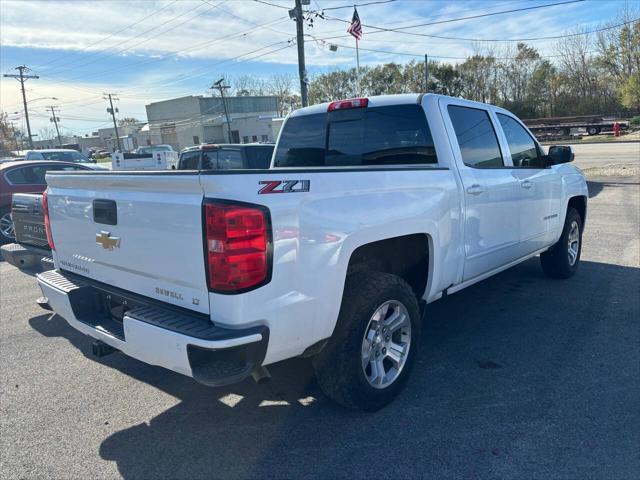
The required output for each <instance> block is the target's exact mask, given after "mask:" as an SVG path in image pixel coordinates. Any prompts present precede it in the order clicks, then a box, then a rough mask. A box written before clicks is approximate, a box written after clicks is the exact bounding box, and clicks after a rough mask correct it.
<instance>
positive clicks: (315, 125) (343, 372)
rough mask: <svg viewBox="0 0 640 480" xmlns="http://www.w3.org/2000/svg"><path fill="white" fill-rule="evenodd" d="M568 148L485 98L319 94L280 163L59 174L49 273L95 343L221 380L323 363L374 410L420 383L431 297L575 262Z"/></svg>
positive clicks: (52, 293)
mask: <svg viewBox="0 0 640 480" xmlns="http://www.w3.org/2000/svg"><path fill="white" fill-rule="evenodd" d="M205 150H206V149H204V150H203V149H202V148H199V149H197V150H194V151H193V153H195V154H196V155H195V159H196V160H197V161H198V162H200V161H201V160H200V157H199V156H198V155H201V154H204V152H205ZM186 153H187V152H185V153H183V158H182V161H181V162H182V163H184V162H185V158H184V155H185V154H186ZM218 160H219V157H218ZM572 160H573V153H572V151H571V147H563V146H553V147H551V148H550V149H549V152H548V153H545V152H544V150H543V149H542V147H541V146H540V145H539V143H538V142H537V141H536V139H535V138H534V137H533V135H532V134H531V132H529V130H527V128H526V127H525V126H524V125H523V124H522V122H521V121H520V120H519V119H518V118H517V117H516V116H514V115H513V114H512V113H510V112H508V111H507V110H504V109H502V108H498V107H495V106H491V105H486V104H483V103H477V102H471V101H466V100H462V99H459V98H451V97H445V96H440V95H432V94H428V95H417V94H409V95H389V96H380V97H371V98H359V99H349V100H342V101H336V102H331V103H328V104H321V105H314V106H312V107H307V108H303V109H301V110H297V111H294V112H293V113H291V114H290V115H289V116H288V117H287V119H286V120H285V122H284V125H283V128H282V132H281V134H280V136H279V140H278V144H277V145H276V149H275V153H274V156H273V160H272V165H271V167H270V169H267V170H253V171H251V170H236V171H233V170H223V169H213V170H210V171H207V170H204V169H200V170H190V171H179V172H170V171H168V172H162V174H160V175H159V174H157V173H149V174H144V173H141V174H139V175H135V176H133V175H130V174H126V173H125V174H123V173H120V172H104V173H98V174H92V175H85V174H84V172H73V173H66V172H65V173H58V172H55V173H52V174H50V176H49V177H48V178H49V188H48V190H47V192H46V194H45V198H46V199H47V200H46V202H45V203H47V204H48V208H46V209H45V210H46V212H47V213H46V214H47V215H48V220H47V225H48V226H49V227H48V235H49V243H50V245H51V247H52V248H53V249H54V260H55V266H56V270H52V271H49V272H45V273H42V274H40V275H39V276H38V282H39V284H40V287H41V288H42V291H43V294H44V295H45V296H46V297H48V299H49V304H50V305H51V307H52V308H53V310H54V311H55V312H57V313H58V314H60V315H61V316H62V317H64V318H65V319H66V320H67V322H69V324H70V325H71V326H72V327H74V328H76V329H77V330H79V331H81V332H83V333H85V334H86V335H89V336H90V337H93V338H94V339H95V340H96V342H95V343H94V351H95V353H96V354H98V355H103V354H105V353H108V352H109V351H113V350H115V349H117V350H121V351H122V352H124V353H125V354H127V355H130V356H132V357H134V358H137V359H139V360H141V361H143V362H147V363H150V364H152V365H159V366H163V367H165V368H168V369H170V370H174V371H176V372H179V373H182V374H184V375H187V376H190V377H193V378H194V379H196V380H198V381H199V382H201V383H203V384H206V385H214V386H215V385H223V384H226V383H231V382H237V381H240V380H242V379H243V378H245V377H247V376H248V375H251V374H253V376H254V378H256V379H260V378H264V377H265V376H266V375H268V372H267V371H266V368H265V366H267V365H270V364H272V363H275V362H279V361H281V360H285V359H289V358H292V357H298V356H308V357H313V365H314V368H315V371H316V376H317V379H318V382H319V385H320V387H321V388H322V389H323V391H324V392H325V393H326V394H327V395H328V396H329V397H330V398H332V399H334V400H335V401H337V402H338V403H340V404H342V405H345V406H347V407H352V408H358V409H362V410H367V411H370V410H376V409H379V408H381V407H383V406H384V405H386V404H388V403H389V402H390V401H391V400H392V399H393V398H394V397H395V396H396V395H397V394H398V393H399V392H400V391H401V389H402V387H403V385H404V384H405V382H406V381H407V379H408V376H409V374H410V372H411V367H412V364H413V363H414V361H415V358H416V356H417V352H418V349H419V348H420V347H421V344H420V342H419V340H418V339H419V336H420V328H421V317H422V315H423V314H425V311H426V314H428V310H425V308H424V307H425V305H426V304H427V303H429V302H433V301H436V300H438V299H439V298H441V297H442V296H444V295H451V294H454V293H455V292H457V291H459V290H462V289H463V288H465V287H467V286H469V285H472V284H474V283H476V282H479V281H481V280H483V279H485V278H487V277H489V276H491V275H494V274H496V273H498V272H500V271H502V270H505V269H507V268H509V267H511V266H513V265H516V264H518V263H520V262H522V261H524V260H527V259H529V258H532V257H534V256H536V255H540V260H541V264H542V269H543V270H544V272H545V273H546V274H547V275H548V276H549V277H553V278H569V277H571V276H572V275H574V274H575V273H576V270H577V269H578V265H579V261H580V252H581V245H582V230H583V228H584V225H585V220H586V214H587V196H588V195H587V185H586V182H585V178H584V176H583V174H582V173H581V171H580V170H579V169H578V168H576V167H575V166H573V165H571V164H570V163H569V162H571V161H572ZM193 165H194V168H195V167H196V166H199V163H198V164H196V162H195V161H194V164H193ZM237 165H240V162H239V161H238V162H237ZM218 167H219V165H218ZM493 301H499V299H498V298H495V299H493ZM514 313H515V314H517V312H514Z"/></svg>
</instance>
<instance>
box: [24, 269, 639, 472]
mask: <svg viewBox="0 0 640 480" xmlns="http://www.w3.org/2000/svg"><path fill="white" fill-rule="evenodd" d="M639 290H640V269H637V268H630V267H622V266H616V265H609V264H601V263H593V262H582V263H581V266H580V270H579V272H578V274H577V275H576V276H575V277H574V278H572V279H571V280H566V281H551V280H549V279H547V278H545V277H544V276H543V274H542V272H541V270H540V268H539V265H538V261H537V259H532V260H530V261H528V262H525V263H523V264H521V265H519V266H517V267H514V268H513V269H511V270H509V271H506V272H504V273H502V274H500V275H497V276H496V277H493V278H491V279H488V280H486V281H484V282H481V283H479V284H477V285H474V286H472V287H469V288H468V289H466V290H464V291H462V292H459V293H457V294H455V295H452V296H449V297H446V298H444V299H442V300H440V301H438V302H435V303H434V304H431V305H430V306H429V307H428V315H427V320H426V324H425V326H424V331H423V338H422V341H421V343H422V345H421V352H420V355H419V357H418V359H417V364H416V366H415V369H414V371H413V374H412V378H411V379H410V381H409V382H408V385H407V388H406V390H405V391H404V392H403V394H402V395H401V396H400V397H399V398H398V399H397V400H396V401H395V402H394V403H393V404H392V405H390V406H389V407H387V408H386V409H383V410H382V411H380V412H378V413H375V414H368V415H367V414H360V413H355V412H350V411H347V410H344V409H342V408H340V407H338V406H335V405H334V404H333V403H331V402H330V401H329V400H328V399H326V397H324V395H323V394H322V393H321V392H320V391H319V388H318V386H317V384H316V383H315V381H314V380H313V374H312V369H311V366H310V361H309V360H304V359H295V360H292V361H288V362H283V363H281V364H278V365H275V366H274V367H273V368H272V369H271V370H272V375H273V379H272V381H271V382H270V383H268V384H266V385H256V384H254V383H253V381H251V380H247V381H245V382H243V383H241V384H238V385H232V386H229V387H225V388H220V389H210V388H207V387H204V386H201V385H199V384H197V383H195V382H194V381H193V380H191V379H189V378H186V377H183V376H181V375H178V374H174V373H172V372H169V371H166V370H164V369H161V368H157V367H151V366H148V365H145V364H142V363H141V362H137V361H136V360H133V359H130V358H128V357H126V356H124V355H121V354H114V355H111V356H108V357H105V358H103V359H101V360H96V361H100V362H101V363H103V364H105V365H108V366H110V367H112V368H116V369H118V370H119V371H121V372H122V373H124V374H126V375H129V376H131V377H133V378H136V379H138V380H140V381H143V382H147V383H149V384H152V385H153V386H155V387H157V388H159V389H161V390H163V391H165V392H168V393H169V394H171V395H173V396H175V397H177V398H179V399H180V403H178V404H177V405H176V406H174V407H172V408H170V409H168V410H166V411H164V412H162V413H161V414H160V415H158V416H156V417H154V418H149V419H148V421H147V422H146V423H141V424H139V425H136V426H133V427H130V428H127V429H124V430H121V431H118V432H116V433H113V434H111V435H110V436H109V437H107V438H105V439H104V441H103V442H102V444H101V447H100V455H101V456H102V458H104V459H106V460H111V461H114V462H116V463H117V466H118V469H119V472H120V473H121V475H122V476H123V477H124V478H157V477H161V478H204V477H208V478H210V477H218V478H220V477H222V478H238V477H244V478H246V477H252V478H253V477H261V478H263V477H274V476H275V477H283V476H284V477H289V478H290V477H301V476H313V477H322V478H326V477H336V476H339V477H347V476H353V477H358V478H361V477H368V478H379V477H381V476H385V475H387V474H390V475H391V476H393V477H395V478H404V477H415V476H416V475H418V476H420V477H429V476H435V478H442V477H454V478H479V477H485V478H486V477H507V478H513V477H514V476H520V477H526V478H532V477H536V478H550V477H554V478H557V477H564V476H568V477H571V478H582V477H584V474H585V472H590V473H591V474H593V475H594V477H596V478H597V477H600V478H603V477H607V476H608V477H609V478H614V477H615V478H631V477H633V476H634V472H635V474H637V472H638V471H639V470H640V460H638V457H637V449H636V448H637V446H638V442H637V441H635V442H634V441H632V439H634V438H635V439H636V440H637V427H638V425H639V424H640V412H639V411H638V409H637V408H636V407H633V406H632V405H637V403H635V402H636V401H637V399H638V394H639V393H640V388H638V373H639V372H638V365H639V364H640V363H639V353H638V348H637V347H638V345H639V344H640V329H638V328H637V319H638V312H639V310H640V309H639V300H638V295H637V293H638V291H639ZM30 324H31V326H32V327H33V328H34V329H35V330H37V331H38V332H40V333H41V334H43V335H45V336H49V337H65V338H67V339H68V340H69V341H70V342H71V343H72V344H73V345H75V346H76V347H78V348H79V349H80V350H81V351H82V352H83V353H84V354H85V355H87V356H88V357H89V358H91V357H90V345H91V339H89V338H87V337H85V336H84V335H82V334H80V333H78V332H76V331H75V330H74V329H72V328H71V327H69V326H68V325H67V324H66V322H65V321H64V320H63V319H61V318H60V317H58V316H53V317H51V318H49V316H47V315H41V316H38V317H34V318H32V319H31V320H30ZM633 325H635V327H634V326H633ZM105 388H109V385H105ZM122 394H123V395H126V392H122ZM628 440H631V441H628ZM615 459H621V460H620V461H618V464H617V465H624V466H625V467H624V468H627V469H628V470H627V471H625V470H620V467H619V466H616V467H615V468H614V469H613V470H612V469H611V467H610V465H611V462H612V461H613V460H615Z"/></svg>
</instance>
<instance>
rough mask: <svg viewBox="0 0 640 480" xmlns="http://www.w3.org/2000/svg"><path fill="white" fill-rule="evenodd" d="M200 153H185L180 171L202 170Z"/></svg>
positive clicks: (181, 159)
mask: <svg viewBox="0 0 640 480" xmlns="http://www.w3.org/2000/svg"><path fill="white" fill-rule="evenodd" d="M199 164H200V151H199V150H195V151H193V152H184V153H183V154H182V156H181V157H180V163H179V165H178V170H198V169H199V168H200V165H199Z"/></svg>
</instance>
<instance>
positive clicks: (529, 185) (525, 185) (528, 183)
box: [520, 180, 533, 190]
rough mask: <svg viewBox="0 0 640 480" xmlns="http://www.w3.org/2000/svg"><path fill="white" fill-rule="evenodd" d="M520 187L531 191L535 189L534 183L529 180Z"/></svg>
mask: <svg viewBox="0 0 640 480" xmlns="http://www.w3.org/2000/svg"><path fill="white" fill-rule="evenodd" d="M520 186H521V187H522V188H526V189H527V190H529V189H530V188H531V187H533V183H531V182H530V181H529V180H525V181H523V182H522V183H521V184H520Z"/></svg>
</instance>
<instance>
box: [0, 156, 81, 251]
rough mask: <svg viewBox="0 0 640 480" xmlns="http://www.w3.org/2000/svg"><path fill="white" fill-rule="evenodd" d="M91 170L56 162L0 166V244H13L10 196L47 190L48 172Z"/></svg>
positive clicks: (78, 165) (18, 163)
mask: <svg viewBox="0 0 640 480" xmlns="http://www.w3.org/2000/svg"><path fill="white" fill-rule="evenodd" d="M51 170H57V171H73V170H91V168H90V167H89V166H88V165H84V164H80V163H69V162H56V161H18V162H5V163H2V164H0V243H7V242H13V241H14V239H15V231H14V227H13V222H12V220H11V195H13V194H14V193H42V192H44V190H45V189H46V188H47V183H46V181H45V174H46V172H48V171H51Z"/></svg>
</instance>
